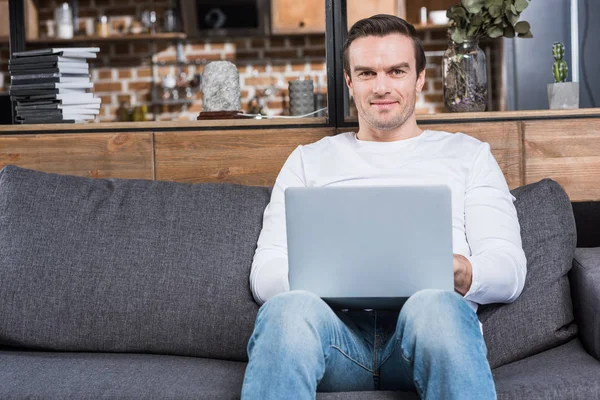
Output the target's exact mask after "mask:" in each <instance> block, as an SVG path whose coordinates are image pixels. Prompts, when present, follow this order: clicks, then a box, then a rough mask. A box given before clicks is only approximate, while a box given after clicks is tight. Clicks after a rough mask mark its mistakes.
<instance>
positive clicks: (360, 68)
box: [354, 62, 410, 71]
mask: <svg viewBox="0 0 600 400" xmlns="http://www.w3.org/2000/svg"><path fill="white" fill-rule="evenodd" d="M401 68H410V64H409V63H407V62H403V63H400V64H395V65H392V66H391V67H389V68H386V69H387V70H391V69H401ZM372 70H373V68H372V67H367V66H366V65H356V66H355V67H354V71H372Z"/></svg>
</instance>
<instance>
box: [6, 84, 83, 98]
mask: <svg viewBox="0 0 600 400" xmlns="http://www.w3.org/2000/svg"><path fill="white" fill-rule="evenodd" d="M67 93H69V94H75V93H77V94H84V93H89V92H88V91H87V89H70V88H55V89H31V88H26V89H23V88H12V87H11V88H10V89H9V90H8V94H9V95H10V98H11V100H17V101H18V100H30V97H31V96H36V95H44V96H48V95H57V94H67Z"/></svg>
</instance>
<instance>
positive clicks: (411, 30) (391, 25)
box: [344, 14, 425, 77]
mask: <svg viewBox="0 0 600 400" xmlns="http://www.w3.org/2000/svg"><path fill="white" fill-rule="evenodd" d="M393 34H400V35H404V36H406V37H408V38H410V39H412V42H413V47H414V49H415V60H416V61H417V62H416V68H417V77H418V76H419V74H420V73H421V72H422V71H423V70H424V69H425V51H424V50H423V45H422V44H421V40H420V39H419V37H418V36H417V31H416V30H415V27H414V26H412V25H411V24H409V23H408V22H406V21H405V20H403V19H402V18H400V17H396V16H394V15H388V14H377V15H373V16H372V17H369V18H365V19H361V20H360V21H358V22H356V23H355V24H354V25H352V28H350V31H349V32H348V37H347V38H346V42H345V43H344V71H345V72H346V73H347V74H348V76H349V77H352V75H351V74H350V56H349V54H348V52H349V49H350V45H351V44H352V42H353V41H355V40H356V39H358V38H361V37H367V36H379V37H383V36H387V35H393Z"/></svg>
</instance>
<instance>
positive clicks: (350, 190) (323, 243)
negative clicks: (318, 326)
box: [285, 185, 454, 310]
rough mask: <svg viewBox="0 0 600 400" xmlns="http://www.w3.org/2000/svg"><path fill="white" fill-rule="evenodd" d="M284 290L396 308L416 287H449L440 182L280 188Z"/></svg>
mask: <svg viewBox="0 0 600 400" xmlns="http://www.w3.org/2000/svg"><path fill="white" fill-rule="evenodd" d="M285 213H286V229H287V245H288V265H289V282H290V290H307V291H310V292H312V293H315V294H316V295H318V296H320V297H321V298H322V299H323V300H324V301H325V302H327V303H328V304H329V305H330V306H331V307H332V308H338V309H384V310H385V309H388V310H395V309H400V308H402V305H403V304H404V302H405V301H406V300H407V299H408V297H409V296H411V295H412V294H414V293H415V292H417V291H419V290H422V289H441V290H449V291H453V290H454V272H453V251H452V199H451V191H450V188H449V187H448V186H446V185H427V186H360V187H349V186H344V187H340V186H338V187H297V188H288V189H286V191H285Z"/></svg>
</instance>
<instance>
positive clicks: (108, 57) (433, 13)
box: [0, 0, 600, 122]
mask: <svg viewBox="0 0 600 400" xmlns="http://www.w3.org/2000/svg"><path fill="white" fill-rule="evenodd" d="M536 1H537V2H538V3H540V2H541V0H534V1H532V5H533V3H536ZM546 1H547V0H544V2H546ZM551 1H554V2H556V1H558V2H561V3H565V5H567V6H568V4H567V3H568V2H569V0H551ZM580 1H588V0H580ZM457 2H458V0H347V14H348V26H351V24H352V23H354V22H355V21H357V20H358V19H360V18H364V17H368V16H371V15H373V14H378V13H387V14H394V15H398V16H401V17H404V18H405V19H407V20H408V21H409V22H411V23H413V24H414V25H415V27H416V28H417V30H418V32H419V35H420V37H421V40H422V42H423V44H424V47H425V50H426V55H427V82H426V85H425V88H424V91H423V93H421V94H419V97H418V101H417V110H416V111H417V113H419V114H432V113H443V112H446V110H445V108H444V101H443V92H442V72H441V63H442V55H443V53H444V51H445V50H446V49H447V48H448V40H447V19H446V16H445V15H446V10H447V9H448V8H449V7H450V6H451V5H453V4H456V3H457ZM590 3H594V4H592V7H596V8H597V7H598V5H599V4H600V2H597V1H596V0H591V1H590ZM596 3H597V4H596ZM544 4H545V3H544ZM531 8H533V7H531ZM527 11H530V10H527ZM25 12H26V32H27V44H26V48H27V50H31V49H36V48H45V47H65V46H98V47H100V48H101V51H100V53H99V56H98V59H96V60H90V64H91V74H92V80H93V82H94V93H95V94H96V95H97V96H99V97H101V98H102V110H101V113H100V115H99V117H98V118H97V119H96V122H108V121H140V120H161V121H164V120H195V119H196V118H197V116H198V114H199V112H200V111H202V96H201V91H200V90H199V89H200V87H201V84H202V70H203V68H204V65H206V64H207V63H208V62H211V61H215V60H227V61H231V62H233V63H234V64H235V65H236V66H237V68H238V71H239V74H240V85H241V103H242V107H243V110H244V111H245V112H248V113H253V114H257V113H260V114H262V115H287V114H288V113H289V97H288V82H289V81H291V80H296V79H312V80H313V81H314V96H315V109H317V110H318V109H321V108H323V107H326V100H327V95H326V94H327V70H326V54H325V53H326V52H325V40H326V36H327V33H326V32H325V1H324V0H302V1H298V0H181V1H175V0H155V1H138V0H77V1H69V2H67V3H64V2H62V1H55V0H39V1H33V0H25ZM586 12H591V10H586ZM581 14H583V11H582V13H580V18H584V17H585V15H583V16H582V15H581ZM597 14H598V13H597ZM534 16H535V13H534V12H529V13H527V14H524V15H523V19H526V20H528V21H529V22H530V23H531V25H532V28H531V31H532V32H533V34H534V36H536V30H537V31H538V32H539V29H538V27H536V23H539V24H541V23H542V22H541V20H540V21H539V22H536V20H535V19H533V20H532V18H534ZM561 23H563V22H561ZM565 23H567V24H568V21H567V22H565ZM592 29H596V30H595V34H590V33H589V32H588V33H587V36H586V37H587V40H588V44H587V45H588V46H592V47H593V46H596V49H600V46H598V43H599V39H598V38H599V37H600V32H599V31H598V29H600V28H598V27H597V26H596V27H592ZM559 30H561V32H562V31H567V30H568V29H567V28H565V29H563V28H562V27H559ZM592 33H593V32H592ZM8 34H9V28H8V0H0V92H7V91H8V86H9V83H10V78H9V74H8V59H9V48H8ZM71 36H72V38H71V39H69V37H71ZM561 39H562V40H564V38H559V39H557V40H561ZM528 40H531V41H532V42H530V43H527V44H526V46H532V43H533V40H536V39H528ZM542 40H546V41H552V40H554V39H553V38H552V37H546V38H545V39H544V38H542ZM505 42H506V41H505V40H491V41H487V42H486V41H483V42H482V43H480V46H481V48H482V49H483V50H484V51H485V53H486V55H487V62H488V75H489V76H488V78H489V79H488V111H505V110H508V109H515V107H516V105H515V104H516V102H517V101H518V98H516V97H515V96H514V95H511V93H516V92H517V90H516V85H518V84H523V83H525V82H521V83H519V82H518V80H517V76H519V75H518V74H521V75H522V76H526V72H521V71H517V70H516V69H515V68H516V66H517V64H518V63H515V61H514V57H513V56H514V54H516V53H518V52H519V51H522V50H521V49H522V48H523V47H519V48H516V49H515V46H514V45H510V46H506V45H505ZM544 45H545V44H544ZM511 46H512V47H511ZM517 46H524V45H521V44H520V43H519V44H517ZM533 46H534V47H535V43H534V44H533ZM582 50H583V49H582ZM507 52H510V53H509V55H508V56H507V54H506V53H507ZM589 53H592V52H589ZM593 53H595V56H593V57H592V58H590V57H591V56H590V57H588V62H591V63H592V64H590V65H593V63H597V65H598V66H600V62H598V57H599V56H598V53H600V52H598V51H596V52H593ZM511 57H513V58H512V64H510V65H509V64H508V62H509V61H510V60H511ZM520 57H525V56H523V55H521V56H520ZM548 57H549V60H551V54H550V53H549V54H548ZM507 60H508V61H507ZM523 65H525V63H523ZM548 65H551V61H548ZM535 68H536V69H537V71H538V72H537V73H538V74H540V72H539V71H540V70H539V68H540V67H535ZM548 70H550V67H548ZM542 72H543V71H542ZM593 73H594V74H596V76H597V68H596V69H595V70H594V71H593ZM588 74H590V72H588ZM540 79H543V78H540ZM551 79H552V76H551V73H550V72H549V73H548V79H547V80H548V83H550V82H551ZM594 79H597V78H596V77H594ZM598 87H600V83H595V84H594V89H597V88H598ZM521 92H522V93H525V92H527V91H526V90H524V89H523V90H521ZM597 96H600V94H598V95H597ZM582 97H583V95H582ZM590 99H591V98H590ZM584 106H585V104H582V107H584ZM591 106H593V105H592V104H591V103H590V105H588V107H591ZM596 106H597V105H596ZM520 107H521V108H520V109H527V108H526V107H527V105H526V104H521V105H520ZM532 107H533V105H532ZM536 107H537V106H536ZM537 108H540V107H537ZM354 113H355V109H354V108H353V107H351V109H350V115H353V114H354ZM319 115H320V116H323V115H324V114H323V113H320V114H319Z"/></svg>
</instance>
